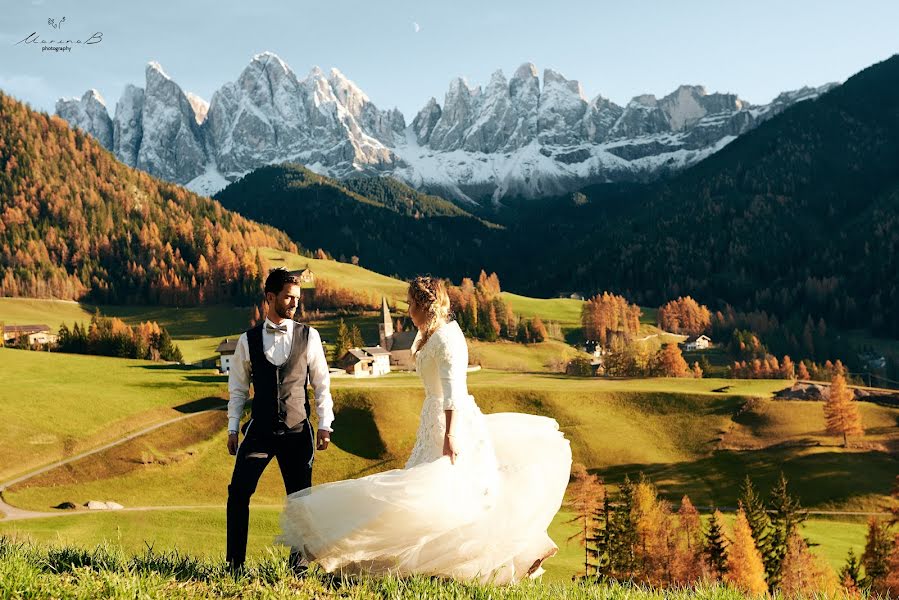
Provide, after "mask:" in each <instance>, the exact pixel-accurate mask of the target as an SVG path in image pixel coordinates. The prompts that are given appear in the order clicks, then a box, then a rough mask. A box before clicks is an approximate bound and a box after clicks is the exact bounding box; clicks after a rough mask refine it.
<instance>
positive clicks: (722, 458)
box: [597, 448, 899, 508]
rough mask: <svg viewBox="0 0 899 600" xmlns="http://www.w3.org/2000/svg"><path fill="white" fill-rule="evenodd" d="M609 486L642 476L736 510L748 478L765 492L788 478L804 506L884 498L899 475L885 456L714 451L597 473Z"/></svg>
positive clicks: (673, 491) (670, 494)
mask: <svg viewBox="0 0 899 600" xmlns="http://www.w3.org/2000/svg"><path fill="white" fill-rule="evenodd" d="M597 472H598V473H599V474H600V475H601V476H602V477H603V479H604V480H605V481H606V482H608V483H620V482H621V481H623V480H624V478H625V476H628V477H630V478H631V479H632V480H635V479H638V478H639V477H640V474H641V473H642V474H644V475H645V476H646V477H647V478H648V479H649V480H650V481H651V482H652V483H653V484H655V485H656V486H657V487H658V489H659V492H660V493H661V494H662V495H663V496H665V497H667V499H669V500H671V501H673V502H678V501H679V500H680V499H681V497H682V496H683V495H684V494H687V495H689V496H690V499H691V500H692V501H693V503H694V504H698V505H699V504H701V505H710V506H715V505H717V506H734V505H736V502H737V497H738V496H739V487H740V483H741V482H742V481H743V479H744V478H745V477H746V476H747V475H748V476H749V477H750V478H751V479H752V480H753V481H754V482H755V484H756V487H757V488H758V489H759V490H760V491H761V492H762V493H763V494H766V493H767V492H768V490H770V489H771V487H772V486H773V485H774V484H775V482H776V481H777V479H778V478H779V477H780V473H781V472H783V474H784V475H785V476H786V477H787V480H788V481H789V482H790V487H791V489H792V490H793V493H794V494H795V495H796V496H798V497H799V499H800V501H801V502H802V505H803V506H805V507H808V508H813V507H816V506H821V505H829V506H839V505H843V504H849V503H851V501H852V500H853V499H854V498H861V497H864V496H869V495H884V496H885V495H888V494H889V493H890V488H891V486H892V484H893V482H894V480H895V477H896V473H897V472H899V458H897V457H896V456H895V455H894V454H890V453H888V452H878V451H869V452H840V451H821V452H811V453H807V452H803V451H802V450H798V449H795V448H780V449H766V450H758V451H725V450H722V451H717V452H714V453H713V454H712V455H711V456H709V457H706V458H703V459H700V460H697V461H693V462H681V463H670V464H629V465H621V466H617V467H612V468H608V469H602V470H599V471H597Z"/></svg>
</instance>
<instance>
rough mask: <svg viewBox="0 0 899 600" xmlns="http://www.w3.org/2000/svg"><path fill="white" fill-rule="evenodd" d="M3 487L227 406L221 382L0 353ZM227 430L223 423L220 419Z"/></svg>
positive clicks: (119, 362)
mask: <svg viewBox="0 0 899 600" xmlns="http://www.w3.org/2000/svg"><path fill="white" fill-rule="evenodd" d="M0 364H2V365H3V385H2V386H0V422H2V423H3V432H4V435H3V436H0V456H3V460H2V461H0V481H2V480H6V479H8V478H11V477H13V476H14V475H18V474H23V473H24V472H26V471H28V470H31V469H32V468H37V467H40V466H42V465H45V464H48V463H51V462H54V461H56V460H61V459H63V458H65V457H67V456H73V455H76V454H79V453H81V452H83V451H85V450H89V449H91V448H95V447H97V446H100V445H102V444H104V443H107V442H110V441H113V440H116V439H118V438H120V437H122V436H124V435H127V434H128V433H131V432H135V431H138V430H140V429H142V428H144V427H147V426H150V425H154V424H156V423H161V422H163V421H166V420H168V419H174V418H176V417H178V416H181V415H184V414H188V413H191V412H196V411H198V410H203V409H207V408H213V407H221V406H223V404H224V401H223V400H220V398H225V392H226V385H225V382H224V378H222V377H217V376H214V375H211V374H210V373H209V372H208V371H191V370H185V369H182V368H178V367H177V366H165V365H160V364H156V363H152V362H148V361H141V360H127V359H121V358H106V357H98V356H82V355H74V354H57V353H47V352H28V351H23V350H13V349H9V348H0ZM222 422H223V423H224V416H223V417H222Z"/></svg>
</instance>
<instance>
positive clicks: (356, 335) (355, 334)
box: [350, 325, 365, 348]
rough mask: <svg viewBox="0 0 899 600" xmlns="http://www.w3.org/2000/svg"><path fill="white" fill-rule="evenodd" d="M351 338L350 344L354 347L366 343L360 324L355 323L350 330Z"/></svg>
mask: <svg viewBox="0 0 899 600" xmlns="http://www.w3.org/2000/svg"><path fill="white" fill-rule="evenodd" d="M350 340H351V341H350V345H351V347H353V348H361V347H362V346H364V345H365V342H364V341H363V340H362V331H361V330H360V329H359V326H358V325H353V328H352V330H351V331H350Z"/></svg>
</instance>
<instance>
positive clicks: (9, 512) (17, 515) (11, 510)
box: [0, 500, 282, 523]
mask: <svg viewBox="0 0 899 600" xmlns="http://www.w3.org/2000/svg"><path fill="white" fill-rule="evenodd" d="M252 508H282V506H281V505H280V504H258V505H257V504H254V505H253V506H252ZM197 509H205V510H208V509H220V510H225V504H224V502H223V503H222V504H194V505H180V506H179V505H173V506H128V507H125V508H119V509H116V510H87V509H78V510H60V511H57V512H36V511H32V510H22V509H21V508H16V507H14V506H10V505H9V504H6V503H5V502H3V500H0V511H2V512H3V513H5V514H6V517H5V518H3V519H0V523H6V522H7V521H25V520H27V519H45V518H48V517H72V516H75V515H88V514H90V515H95V514H101V513H112V512H114V513H120V512H145V511H151V510H197Z"/></svg>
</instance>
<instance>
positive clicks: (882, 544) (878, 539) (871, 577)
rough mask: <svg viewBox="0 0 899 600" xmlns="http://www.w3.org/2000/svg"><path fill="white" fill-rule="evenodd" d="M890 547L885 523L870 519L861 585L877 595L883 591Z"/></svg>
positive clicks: (863, 557)
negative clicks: (863, 575)
mask: <svg viewBox="0 0 899 600" xmlns="http://www.w3.org/2000/svg"><path fill="white" fill-rule="evenodd" d="M891 546H892V544H891V543H890V537H889V532H888V531H887V525H886V523H881V522H880V521H879V520H878V519H877V518H876V517H871V520H870V521H868V537H867V539H866V540H865V551H864V552H863V553H862V566H863V567H865V577H864V579H862V585H863V586H864V587H866V588H868V589H870V590H871V591H873V592H875V593H878V594H882V593H883V592H884V591H885V586H886V577H887V575H888V573H889V565H888V562H887V561H888V559H889V555H890V550H891V549H892V547H891Z"/></svg>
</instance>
